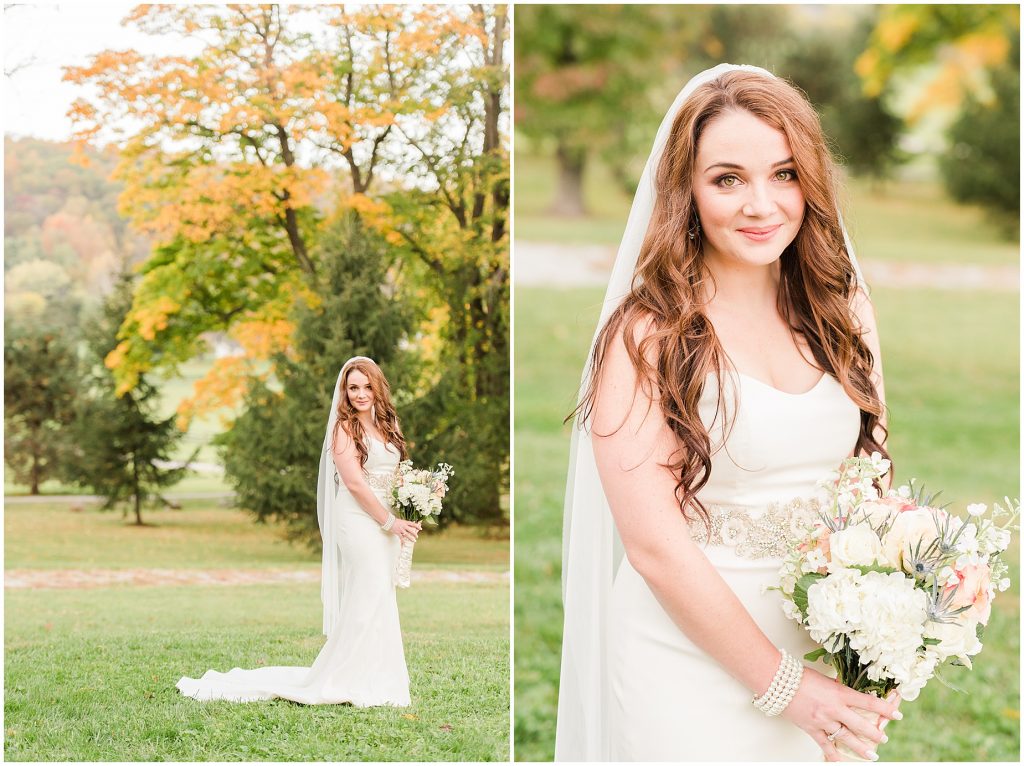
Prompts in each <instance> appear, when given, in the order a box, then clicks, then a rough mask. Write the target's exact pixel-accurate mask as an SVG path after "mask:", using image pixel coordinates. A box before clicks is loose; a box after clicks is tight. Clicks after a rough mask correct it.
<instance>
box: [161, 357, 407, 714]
mask: <svg viewBox="0 0 1024 766" xmlns="http://www.w3.org/2000/svg"><path fill="white" fill-rule="evenodd" d="M405 457H406V450H405V439H404V437H403V436H402V431H401V429H400V428H399V425H398V416H397V414H396V413H395V409H394V406H393V405H392V404H391V397H390V389H389V387H388V382H387V380H386V379H385V378H384V373H382V372H381V370H380V367H378V366H377V365H376V363H375V362H374V361H373V360H372V359H369V358H368V357H365V356H356V357H353V358H351V359H349V360H348V361H347V362H345V364H344V365H343V366H342V368H341V372H340V373H338V381H337V383H336V384H335V387H334V399H333V401H332V402H331V410H330V415H329V417H328V421H327V432H326V434H325V436H324V446H323V450H322V451H321V456H320V474H319V479H318V481H317V517H318V519H319V522H320V533H321V535H322V537H323V573H322V575H323V576H322V582H321V596H322V598H323V605H324V623H323V630H324V634H325V635H327V636H328V639H327V643H325V644H324V647H323V649H321V650H320V654H319V655H318V656H317V658H316V660H315V661H314V662H313V666H312V667H308V668H306V667H267V668H256V669H254V670H241V669H239V668H234V669H233V670H230V671H228V672H227V673H220V672H217V671H216V670H208V671H207V672H206V673H205V674H204V675H203V677H202V678H199V679H193V678H187V677H186V678H182V679H181V680H180V681H179V682H178V684H177V686H178V689H179V690H181V693H182V694H185V695H187V696H189V697H194V698H195V699H197V700H212V699H223V700H230V701H233V702H250V701H253V700H263V699H272V698H274V697H280V698H283V699H288V700H293V701H295V702H302V703H305V704H307V705H327V704H337V703H342V702H348V703H351V704H353V705H355V706H357V707H372V706H375V705H394V706H399V707H405V706H407V705H409V673H408V671H407V669H406V666H405V654H404V651H403V649H402V631H401V626H400V625H399V622H398V603H397V601H396V599H395V586H394V583H393V580H392V577H393V572H394V569H395V563H396V561H397V558H398V553H399V549H400V547H401V542H400V541H401V540H403V539H404V540H415V539H416V537H417V535H418V534H419V531H420V524H419V523H414V522H410V521H405V520H404V519H399V518H396V517H395V515H394V514H393V513H391V511H390V510H389V509H388V504H387V493H388V490H389V487H390V480H391V477H392V475H393V474H394V471H395V468H396V467H397V466H398V462H399V460H402V459H404V458H405ZM339 476H340V478H339Z"/></svg>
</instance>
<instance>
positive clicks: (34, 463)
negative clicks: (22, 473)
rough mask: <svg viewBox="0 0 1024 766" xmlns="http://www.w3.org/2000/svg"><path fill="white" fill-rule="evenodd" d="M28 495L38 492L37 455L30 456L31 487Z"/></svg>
mask: <svg viewBox="0 0 1024 766" xmlns="http://www.w3.org/2000/svg"><path fill="white" fill-rule="evenodd" d="M29 494H30V495H38V494H39V456H38V455H33V456H32V487H31V489H29Z"/></svg>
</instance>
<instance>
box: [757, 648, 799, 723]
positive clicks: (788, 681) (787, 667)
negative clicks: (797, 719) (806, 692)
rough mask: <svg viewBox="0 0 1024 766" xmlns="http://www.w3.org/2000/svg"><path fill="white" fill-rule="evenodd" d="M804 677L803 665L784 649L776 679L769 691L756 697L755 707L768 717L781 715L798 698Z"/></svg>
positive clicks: (773, 680)
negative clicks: (797, 694)
mask: <svg viewBox="0 0 1024 766" xmlns="http://www.w3.org/2000/svg"><path fill="white" fill-rule="evenodd" d="M803 675H804V666H803V663H801V662H800V661H799V660H797V659H794V658H793V657H791V656H790V654H789V652H787V651H786V650H785V649H783V650H782V660H781V661H780V662H779V668H778V670H776V671H775V677H774V678H773V679H772V683H771V685H770V686H769V687H768V691H766V692H765V693H764V694H763V695H761V696H760V697H758V696H756V695H755V696H754V699H753V702H754V707H756V708H757V709H758V710H760V711H762V712H763V713H764V714H765V715H767V716H777V715H779V714H780V713H782V711H784V710H785V709H786V707H787V706H788V705H789V703H790V702H791V701H792V700H793V697H795V696H796V692H797V689H799V688H800V681H801V680H802V679H803Z"/></svg>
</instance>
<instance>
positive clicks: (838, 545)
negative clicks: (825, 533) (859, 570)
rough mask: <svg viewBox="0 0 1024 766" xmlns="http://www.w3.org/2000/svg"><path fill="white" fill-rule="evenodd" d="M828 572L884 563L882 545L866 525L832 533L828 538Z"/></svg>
mask: <svg viewBox="0 0 1024 766" xmlns="http://www.w3.org/2000/svg"><path fill="white" fill-rule="evenodd" d="M829 551H830V553H831V556H832V561H831V562H830V564H829V567H830V570H831V569H832V568H839V567H852V566H871V565H872V564H877V563H879V562H882V561H884V555H885V554H884V553H883V551H882V543H881V541H880V540H879V539H878V535H876V534H875V531H874V530H873V529H871V526H870V525H868V524H854V525H853V526H849V527H847V528H846V529H843V530H840V531H838V532H833V533H832V536H831V537H830V538H829Z"/></svg>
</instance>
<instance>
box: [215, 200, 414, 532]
mask: <svg viewBox="0 0 1024 766" xmlns="http://www.w3.org/2000/svg"><path fill="white" fill-rule="evenodd" d="M317 250H318V252H317V253H316V256H317V258H318V260H319V261H320V262H321V264H322V265H321V266H320V267H318V273H320V274H324V275H325V280H324V282H323V283H321V285H320V287H319V289H318V292H319V294H320V296H321V297H322V303H321V305H320V306H318V307H315V308H309V307H307V306H306V305H305V304H301V303H300V304H298V305H297V306H296V309H295V316H294V318H295V321H296V331H295V336H294V349H293V350H294V355H293V356H292V355H278V356H276V357H275V358H274V364H275V369H276V376H277V384H278V386H279V388H276V390H275V388H272V387H271V385H270V384H269V383H268V382H265V381H263V380H255V381H253V383H252V385H251V386H250V388H249V391H248V393H247V394H246V397H245V403H244V412H243V413H242V414H241V415H240V416H239V417H238V418H237V419H236V420H235V422H234V424H233V425H232V428H231V430H230V431H227V432H226V433H223V434H220V435H218V436H217V437H216V438H215V439H214V443H215V444H217V445H218V446H219V447H220V449H221V456H222V458H223V461H224V468H225V476H226V478H227V480H228V481H229V482H230V483H231V484H232V486H233V487H234V489H235V493H236V495H235V501H236V503H237V504H238V506H239V507H241V508H244V509H246V510H247V511H249V512H250V513H251V514H252V515H253V516H255V517H256V519H257V520H258V521H260V522H269V521H273V522H280V523H283V524H284V526H285V530H286V534H287V535H288V537H289V539H293V540H301V541H304V542H306V543H308V544H309V545H310V546H311V547H316V546H318V545H319V544H320V533H319V529H318V527H317V518H316V485H317V472H318V469H319V466H320V450H321V448H322V446H323V439H324V427H325V425H326V423H327V416H328V410H329V409H330V405H331V398H332V396H333V393H334V383H335V381H336V379H337V376H338V371H339V370H340V369H341V365H342V364H344V363H345V361H346V360H347V359H349V358H350V357H353V356H368V357H370V358H372V359H373V360H374V361H375V362H377V364H378V365H380V367H381V369H382V370H383V371H384V375H385V376H386V377H387V379H388V382H389V383H390V384H391V390H392V396H393V398H394V400H395V405H396V407H397V409H398V414H399V417H400V418H401V419H402V425H403V430H404V431H405V434H406V438H407V439H408V440H409V442H410V445H409V446H410V448H411V450H415V442H416V437H415V434H412V433H410V432H409V428H408V424H407V423H406V419H405V408H404V406H403V405H404V403H406V402H408V400H409V399H410V398H411V397H412V395H413V390H412V387H413V386H414V385H415V380H416V378H417V375H416V374H415V370H416V369H417V367H416V365H415V359H414V354H413V353H412V352H411V351H403V350H401V348H400V344H401V343H402V342H403V341H404V340H406V339H407V336H408V333H409V331H410V328H411V327H412V324H413V319H414V310H413V309H412V308H411V304H410V303H409V302H408V301H396V300H395V299H394V297H393V295H392V291H393V287H394V285H393V284H392V283H390V282H389V279H388V270H389V267H390V266H392V265H393V263H394V257H393V255H392V254H391V252H390V251H389V248H388V247H387V244H386V243H385V242H384V240H383V239H382V238H381V237H380V236H379V235H377V234H375V233H374V232H372V231H369V230H368V229H367V228H365V227H364V226H363V225H362V224H361V222H360V221H359V219H358V218H356V217H354V216H352V215H349V216H347V217H343V218H340V219H339V220H338V221H336V222H335V223H334V224H333V225H331V227H330V228H329V229H328V230H327V231H326V232H325V234H324V236H323V237H322V238H321V240H320V242H319V244H318V246H317ZM414 459H415V455H414Z"/></svg>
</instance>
